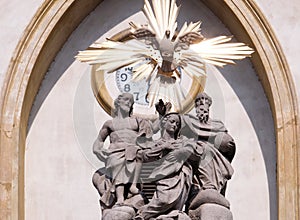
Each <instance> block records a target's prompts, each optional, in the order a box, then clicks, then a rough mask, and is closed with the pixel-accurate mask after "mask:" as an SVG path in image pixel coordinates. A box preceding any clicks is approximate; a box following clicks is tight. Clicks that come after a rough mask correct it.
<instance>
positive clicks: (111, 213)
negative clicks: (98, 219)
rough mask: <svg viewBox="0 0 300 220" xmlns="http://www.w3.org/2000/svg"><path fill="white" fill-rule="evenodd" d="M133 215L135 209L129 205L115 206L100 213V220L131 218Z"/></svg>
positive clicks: (125, 219)
mask: <svg viewBox="0 0 300 220" xmlns="http://www.w3.org/2000/svg"><path fill="white" fill-rule="evenodd" d="M134 217H135V211H134V209H133V208H132V207H129V206H117V207H113V208H112V209H106V210H104V211H103V213H102V220H131V219H133V218H134Z"/></svg>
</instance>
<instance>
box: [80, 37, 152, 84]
mask: <svg viewBox="0 0 300 220" xmlns="http://www.w3.org/2000/svg"><path fill="white" fill-rule="evenodd" d="M150 57H155V54H153V50H151V49H149V46H147V45H145V44H144V43H142V42H140V41H138V40H135V39H133V40H129V41H127V42H116V41H111V40H107V41H105V42H103V43H94V44H93V45H91V46H90V47H89V48H88V49H87V50H85V51H80V52H79V53H78V55H77V56H76V58H77V59H78V60H80V61H82V62H86V63H88V64H100V65H99V68H98V69H97V71H98V70H104V71H107V72H108V73H111V72H114V71H116V70H117V69H120V68H121V67H124V66H128V65H132V66H138V67H139V68H138V69H139V70H142V71H144V70H145V69H149V68H151V69H155V66H156V65H157V64H155V62H151V60H148V61H147V58H150ZM138 76H139V71H138V74H137V78H138Z"/></svg>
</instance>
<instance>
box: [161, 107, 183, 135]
mask: <svg viewBox="0 0 300 220" xmlns="http://www.w3.org/2000/svg"><path fill="white" fill-rule="evenodd" d="M171 115H177V117H178V118H179V124H178V128H177V130H176V131H175V133H174V136H175V139H177V138H178V137H179V136H180V130H181V117H180V114H179V113H177V112H171V113H168V114H166V115H164V116H163V117H162V119H161V120H160V128H161V132H163V131H165V124H166V122H167V120H168V119H169V118H170V116H171Z"/></svg>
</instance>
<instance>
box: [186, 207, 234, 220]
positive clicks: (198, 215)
mask: <svg viewBox="0 0 300 220" xmlns="http://www.w3.org/2000/svg"><path fill="white" fill-rule="evenodd" d="M189 216H190V218H191V219H192V220H233V217H232V213H231V211H230V210H229V209H227V208H225V207H224V206H221V205H217V204H212V203H206V204H203V205H201V206H200V207H199V208H197V209H196V210H192V211H190V212H189Z"/></svg>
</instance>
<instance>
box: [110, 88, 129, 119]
mask: <svg viewBox="0 0 300 220" xmlns="http://www.w3.org/2000/svg"><path fill="white" fill-rule="evenodd" d="M125 95H129V96H130V97H131V99H132V105H131V106H130V110H129V116H131V114H132V112H133V104H134V101H133V100H134V98H133V95H132V94H131V93H122V94H120V95H118V97H117V98H116V99H115V101H114V106H115V108H114V109H113V117H116V116H117V115H118V110H119V108H120V99H121V98H123V97H124V96H125Z"/></svg>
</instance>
